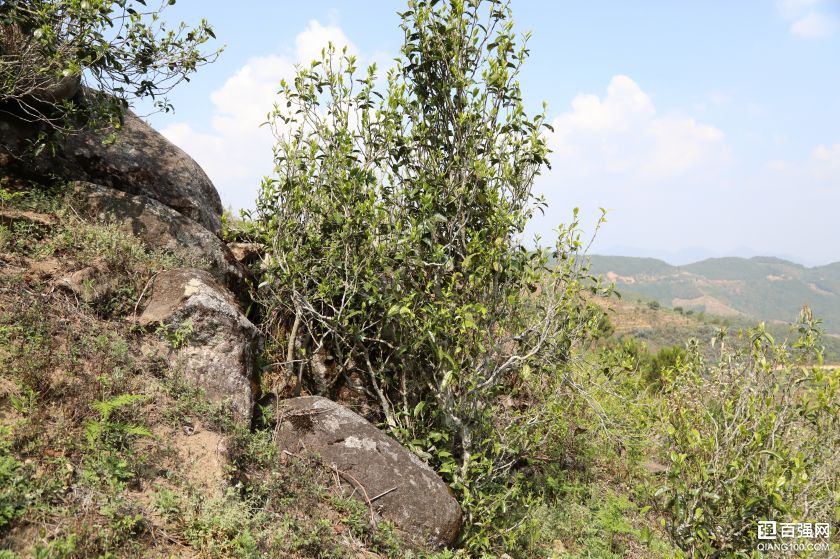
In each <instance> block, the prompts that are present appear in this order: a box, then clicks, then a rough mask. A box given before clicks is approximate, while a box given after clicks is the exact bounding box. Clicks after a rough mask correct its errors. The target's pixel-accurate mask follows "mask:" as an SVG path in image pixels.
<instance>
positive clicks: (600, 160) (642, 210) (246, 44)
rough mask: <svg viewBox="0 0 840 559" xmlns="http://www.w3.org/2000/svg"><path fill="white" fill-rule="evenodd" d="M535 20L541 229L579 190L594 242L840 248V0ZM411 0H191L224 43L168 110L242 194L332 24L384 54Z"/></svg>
mask: <svg viewBox="0 0 840 559" xmlns="http://www.w3.org/2000/svg"><path fill="white" fill-rule="evenodd" d="M512 8H513V12H514V17H515V21H516V24H517V29H518V30H519V31H523V32H524V31H530V32H531V33H532V38H531V41H530V43H529V45H530V48H531V58H530V59H529V61H528V63H527V65H526V68H525V71H524V73H523V76H522V86H523V89H524V93H525V98H526V102H527V104H528V105H529V106H530V107H531V108H532V110H533V111H537V110H539V108H540V106H541V103H542V101H546V102H547V103H548V117H549V120H550V121H551V122H552V124H553V125H554V128H555V133H554V134H552V135H551V136H550V137H549V142H550V145H551V146H552V148H553V149H554V154H553V156H552V163H553V165H552V169H551V170H550V171H546V172H545V173H544V174H543V176H542V177H541V178H540V179H539V180H538V182H537V190H538V192H539V193H541V194H544V195H545V196H546V198H547V199H548V202H549V210H548V211H547V213H546V215H545V216H544V217H542V218H540V219H539V220H536V221H535V222H534V223H532V224H531V226H530V227H529V230H528V234H529V236H531V235H533V234H535V233H538V234H540V235H541V236H542V237H543V238H546V239H550V238H551V237H552V233H551V232H552V230H553V229H554V228H555V227H556V226H557V225H558V224H559V223H561V222H564V221H567V220H568V218H569V216H570V214H571V210H572V208H573V207H580V208H581V212H582V219H583V222H584V224H587V225H591V224H593V223H594V222H595V220H596V219H597V217H598V208H599V207H606V208H609V209H610V210H611V211H610V213H609V215H608V222H607V224H606V225H605V226H604V227H603V228H602V230H601V231H600V233H599V235H598V238H597V240H596V242H595V245H594V252H597V253H602V254H607V253H608V254H625V255H633V256H638V255H644V256H655V257H659V258H664V259H665V260H668V261H669V262H672V263H676V264H679V263H685V262H688V261H692V260H695V259H699V258H704V257H708V256H725V255H739V256H752V255H758V254H761V255H775V256H783V257H788V258H791V259H793V260H795V261H798V262H801V263H804V264H809V265H813V264H825V263H829V262H833V261H839V260H840V218H838V209H839V208H840V63H838V61H839V60H840V0H779V1H776V0H763V1H759V0H740V1H738V2H732V1H722V0H709V1H704V2H689V1H683V2H674V1H672V0H669V1H664V0H663V1H654V0H646V1H644V2H624V1H618V0H614V1H609V2H607V1H590V2H565V1H554V2H537V1H533V0H530V1H526V0H513V2H512ZM400 9H402V5H401V4H400V3H395V2H384V1H364V2H360V1H354V2H350V1H338V0H332V1H326V0H324V1H322V0H312V1H309V2H305V3H302V2H277V1H262V0H250V1H248V2H221V1H215V0H213V1H201V2H199V1H198V0H179V2H178V3H177V4H176V5H175V6H174V7H173V8H171V9H170V10H169V11H168V18H170V19H173V20H181V19H183V20H186V21H188V22H190V21H196V20H197V19H200V18H201V17H205V18H207V19H208V20H209V21H210V23H211V24H212V25H213V26H214V29H215V31H216V35H217V37H218V39H219V44H226V45H227V48H226V50H225V52H224V54H223V55H222V57H221V58H220V59H219V60H218V61H217V62H216V63H215V64H213V65H211V66H208V67H206V68H204V69H202V71H201V72H199V74H197V75H196V76H194V78H193V79H192V81H191V82H190V83H188V84H184V85H182V86H181V87H180V88H179V89H177V90H176V91H175V92H174V94H173V95H172V96H171V100H172V101H173V102H174V104H175V107H176V112H175V114H174V115H172V114H170V115H155V116H152V117H151V121H152V123H153V125H154V126H155V127H156V128H158V129H159V130H161V131H162V132H163V133H164V134H165V135H166V136H167V137H169V138H170V139H172V140H173V141H174V142H175V143H177V144H178V145H180V146H181V147H183V148H184V149H185V150H186V151H187V152H188V153H190V154H191V155H192V156H193V157H194V158H196V160H197V161H198V162H199V163H200V164H201V165H202V166H203V167H204V168H205V169H206V170H207V172H208V174H209V175H210V177H211V178H212V179H213V180H214V182H215V184H216V186H217V188H218V189H219V191H220V193H221V195H222V199H223V201H224V203H225V204H226V205H227V206H230V207H232V208H234V209H236V208H241V207H247V206H249V205H251V204H252V203H253V200H254V198H255V196H256V191H257V188H258V184H259V181H260V178H261V177H262V176H263V175H265V174H267V173H269V172H270V171H271V144H272V142H271V138H270V137H269V135H268V134H267V132H266V130H265V129H260V128H259V127H258V125H259V123H260V122H262V120H264V118H263V117H264V116H265V114H266V113H267V112H268V111H269V110H270V109H271V104H272V102H273V100H274V99H275V96H274V94H275V92H276V89H277V84H278V83H279V80H280V79H281V78H282V77H289V76H291V75H292V72H293V70H294V64H295V63H296V62H304V61H308V60H309V59H310V58H312V57H314V56H316V55H317V53H318V52H319V50H320V48H321V46H323V44H325V42H326V41H327V40H332V41H334V42H338V43H346V44H349V45H350V49H351V50H352V51H354V52H355V53H357V54H358V56H359V58H360V59H361V61H362V62H363V63H367V62H371V61H377V62H378V63H379V64H380V67H382V66H383V65H384V66H387V65H388V62H389V61H390V60H391V59H392V58H393V57H394V56H396V55H397V53H398V51H399V47H400V44H401V40H402V34H401V31H400V29H399V19H398V16H397V15H396V12H397V11H398V10H400Z"/></svg>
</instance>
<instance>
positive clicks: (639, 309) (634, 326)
mask: <svg viewBox="0 0 840 559" xmlns="http://www.w3.org/2000/svg"><path fill="white" fill-rule="evenodd" d="M597 303H598V305H599V306H601V307H602V308H604V309H605V310H606V311H607V315H608V316H609V317H610V321H611V322H612V324H613V325H614V327H615V336H616V337H618V338H635V339H637V340H640V341H642V342H644V343H645V344H646V345H647V347H648V349H649V350H650V351H651V352H653V353H656V352H657V351H659V350H660V349H662V348H665V347H671V346H675V345H676V346H683V345H684V344H685V342H686V341H687V340H689V339H691V338H694V339H696V340H698V341H699V342H700V349H701V351H702V352H703V353H704V354H705V355H706V357H708V358H713V357H714V356H715V355H716V353H717V352H716V350H715V349H714V348H713V347H712V345H711V340H712V338H713V337H714V336H715V335H716V333H717V332H718V331H719V330H720V329H721V328H725V329H726V330H727V331H728V332H730V333H734V332H737V331H738V330H747V329H748V328H751V327H754V326H756V321H755V320H753V319H750V318H746V317H721V316H715V315H712V314H709V313H705V312H694V311H691V310H683V311H676V310H673V309H669V308H665V307H661V306H657V305H652V304H651V301H645V300H640V299H635V298H632V297H629V296H625V297H622V298H614V299H610V300H605V299H599V300H598V301H597ZM767 330H768V331H769V332H770V334H771V335H772V336H773V337H774V338H775V339H776V341H777V342H783V341H786V340H788V341H790V340H794V339H796V337H797V332H796V330H795V329H794V328H792V327H791V326H789V325H786V324H768V325H767ZM821 343H822V345H823V346H824V348H825V354H824V358H825V361H826V363H831V364H837V363H840V336H832V335H825V336H824V337H823V338H822V341H821Z"/></svg>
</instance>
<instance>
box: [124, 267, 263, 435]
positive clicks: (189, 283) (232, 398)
mask: <svg viewBox="0 0 840 559" xmlns="http://www.w3.org/2000/svg"><path fill="white" fill-rule="evenodd" d="M141 304H145V308H144V310H143V312H142V314H141V315H140V317H139V318H138V321H139V323H140V324H141V325H144V326H153V325H163V326H164V327H165V328H166V329H167V332H168V333H169V336H168V337H169V338H170V340H171V342H172V351H173V358H174V359H173V362H174V365H175V367H176V368H177V369H180V371H181V372H182V373H183V374H184V376H185V377H186V378H187V379H189V380H191V381H192V382H194V383H195V384H196V385H197V386H198V387H200V388H201V389H203V390H204V392H205V394H206V395H207V397H208V398H209V399H210V400H212V401H215V402H217V403H222V402H226V403H228V404H229V405H230V406H231V408H232V409H233V411H234V414H235V415H236V417H237V418H238V419H241V420H245V421H250V418H251V413H252V410H253V404H254V396H255V392H256V390H257V384H256V379H257V366H256V359H257V355H258V354H259V352H260V349H261V344H262V338H261V336H260V333H259V331H258V330H257V328H256V327H255V326H254V325H253V324H252V323H251V322H250V321H249V320H248V319H247V318H245V316H244V315H243V314H242V312H241V311H240V309H239V306H238V305H237V302H236V300H235V299H234V297H233V296H232V294H231V293H230V292H228V291H227V290H226V289H225V288H224V287H222V286H221V285H219V284H218V283H217V282H216V281H215V280H214V279H213V277H212V276H211V275H210V274H209V273H207V272H205V271H203V270H197V269H192V268H181V269H176V270H168V271H165V272H161V273H160V274H158V275H157V276H155V277H154V278H153V280H152V283H151V287H150V289H149V293H148V295H147V296H146V299H145V300H144V301H142V302H141ZM176 333H177V334H176Z"/></svg>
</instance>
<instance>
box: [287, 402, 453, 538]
mask: <svg viewBox="0 0 840 559" xmlns="http://www.w3.org/2000/svg"><path fill="white" fill-rule="evenodd" d="M277 441H278V444H279V445H280V447H281V449H282V450H286V451H288V452H291V453H293V454H299V453H302V452H308V453H314V454H317V455H318V456H320V458H321V459H322V460H323V461H324V463H325V464H327V465H330V466H333V467H335V468H336V469H337V471H338V472H341V473H345V474H349V475H347V479H345V481H348V482H349V484H350V486H353V490H354V491H353V495H354V496H356V497H357V498H359V499H361V500H363V501H366V500H368V499H370V500H372V502H371V503H370V504H371V505H372V506H373V508H374V509H375V510H376V512H377V513H378V514H379V515H381V516H382V517H383V518H385V519H386V520H389V521H391V522H393V523H394V525H395V526H396V527H397V528H399V529H400V530H401V531H403V532H404V533H405V534H406V535H407V536H408V537H409V539H411V540H412V541H413V542H414V543H416V544H419V545H422V546H425V547H430V548H441V547H445V546H449V545H451V544H452V543H453V542H454V541H455V538H456V537H457V536H458V531H459V530H460V528H461V508H460V506H459V505H458V502H457V501H456V500H455V497H454V496H453V495H452V492H451V491H450V489H449V487H448V486H447V485H446V484H445V483H444V482H443V480H441V479H440V478H439V477H438V475H437V474H436V473H435V472H434V470H432V469H431V468H430V467H429V466H427V465H426V464H425V463H424V462H423V461H422V460H420V458H418V457H417V456H416V455H415V454H413V453H412V452H409V451H408V450H406V449H405V448H403V447H402V446H400V445H399V444H398V443H397V442H396V441H395V440H394V439H392V438H391V437H389V436H387V435H386V434H384V433H383V432H382V431H380V430H379V429H377V428H376V427H375V426H374V425H372V424H371V423H370V422H368V421H367V420H365V419H364V418H363V417H361V416H360V415H358V414H356V413H354V412H352V411H350V410H349V409H347V408H345V407H343V406H341V405H340V404H337V403H335V402H333V401H332V400H328V399H326V398H321V397H319V396H306V397H301V398H292V399H289V400H283V401H282V402H281V403H280V407H279V414H278V427H277ZM356 483H358V484H360V485H361V486H362V487H355V484H356ZM362 488H363V489H364V491H362ZM364 494H366V495H367V497H366V498H365V497H364Z"/></svg>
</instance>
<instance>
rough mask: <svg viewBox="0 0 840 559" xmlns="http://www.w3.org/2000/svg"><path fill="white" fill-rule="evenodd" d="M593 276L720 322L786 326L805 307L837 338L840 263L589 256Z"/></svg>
mask: <svg viewBox="0 0 840 559" xmlns="http://www.w3.org/2000/svg"><path fill="white" fill-rule="evenodd" d="M591 258H592V272H593V273H595V274H598V275H603V276H604V277H605V278H606V279H608V280H611V281H614V282H615V283H616V287H617V289H618V290H619V292H621V293H622V294H624V295H625V296H627V295H630V296H632V295H637V296H641V297H643V298H645V299H650V300H654V301H658V302H659V303H660V304H662V305H666V306H669V307H682V308H683V309H685V310H694V311H704V312H707V313H710V314H713V315H717V316H722V317H733V318H734V317H743V318H753V319H757V320H762V321H766V322H777V323H781V322H785V323H789V322H792V321H794V320H796V318H797V317H798V316H799V311H800V310H801V309H802V306H803V305H806V304H807V305H808V306H809V307H811V310H812V311H813V313H814V316H815V317H816V318H819V319H821V320H822V321H823V326H824V327H825V329H826V331H827V332H829V333H831V334H835V335H840V262H835V263H833V264H829V265H827V266H818V267H813V268H807V267H805V266H802V265H800V264H795V263H793V262H789V261H787V260H782V259H780V258H773V257H766V256H756V257H753V258H737V257H730V258H709V259H706V260H701V261H700V262H695V263H693V264H687V265H684V266H672V265H670V264H668V263H667V262H663V261H662V260H657V259H655V258H634V257H628V256H592V257H591Z"/></svg>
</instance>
